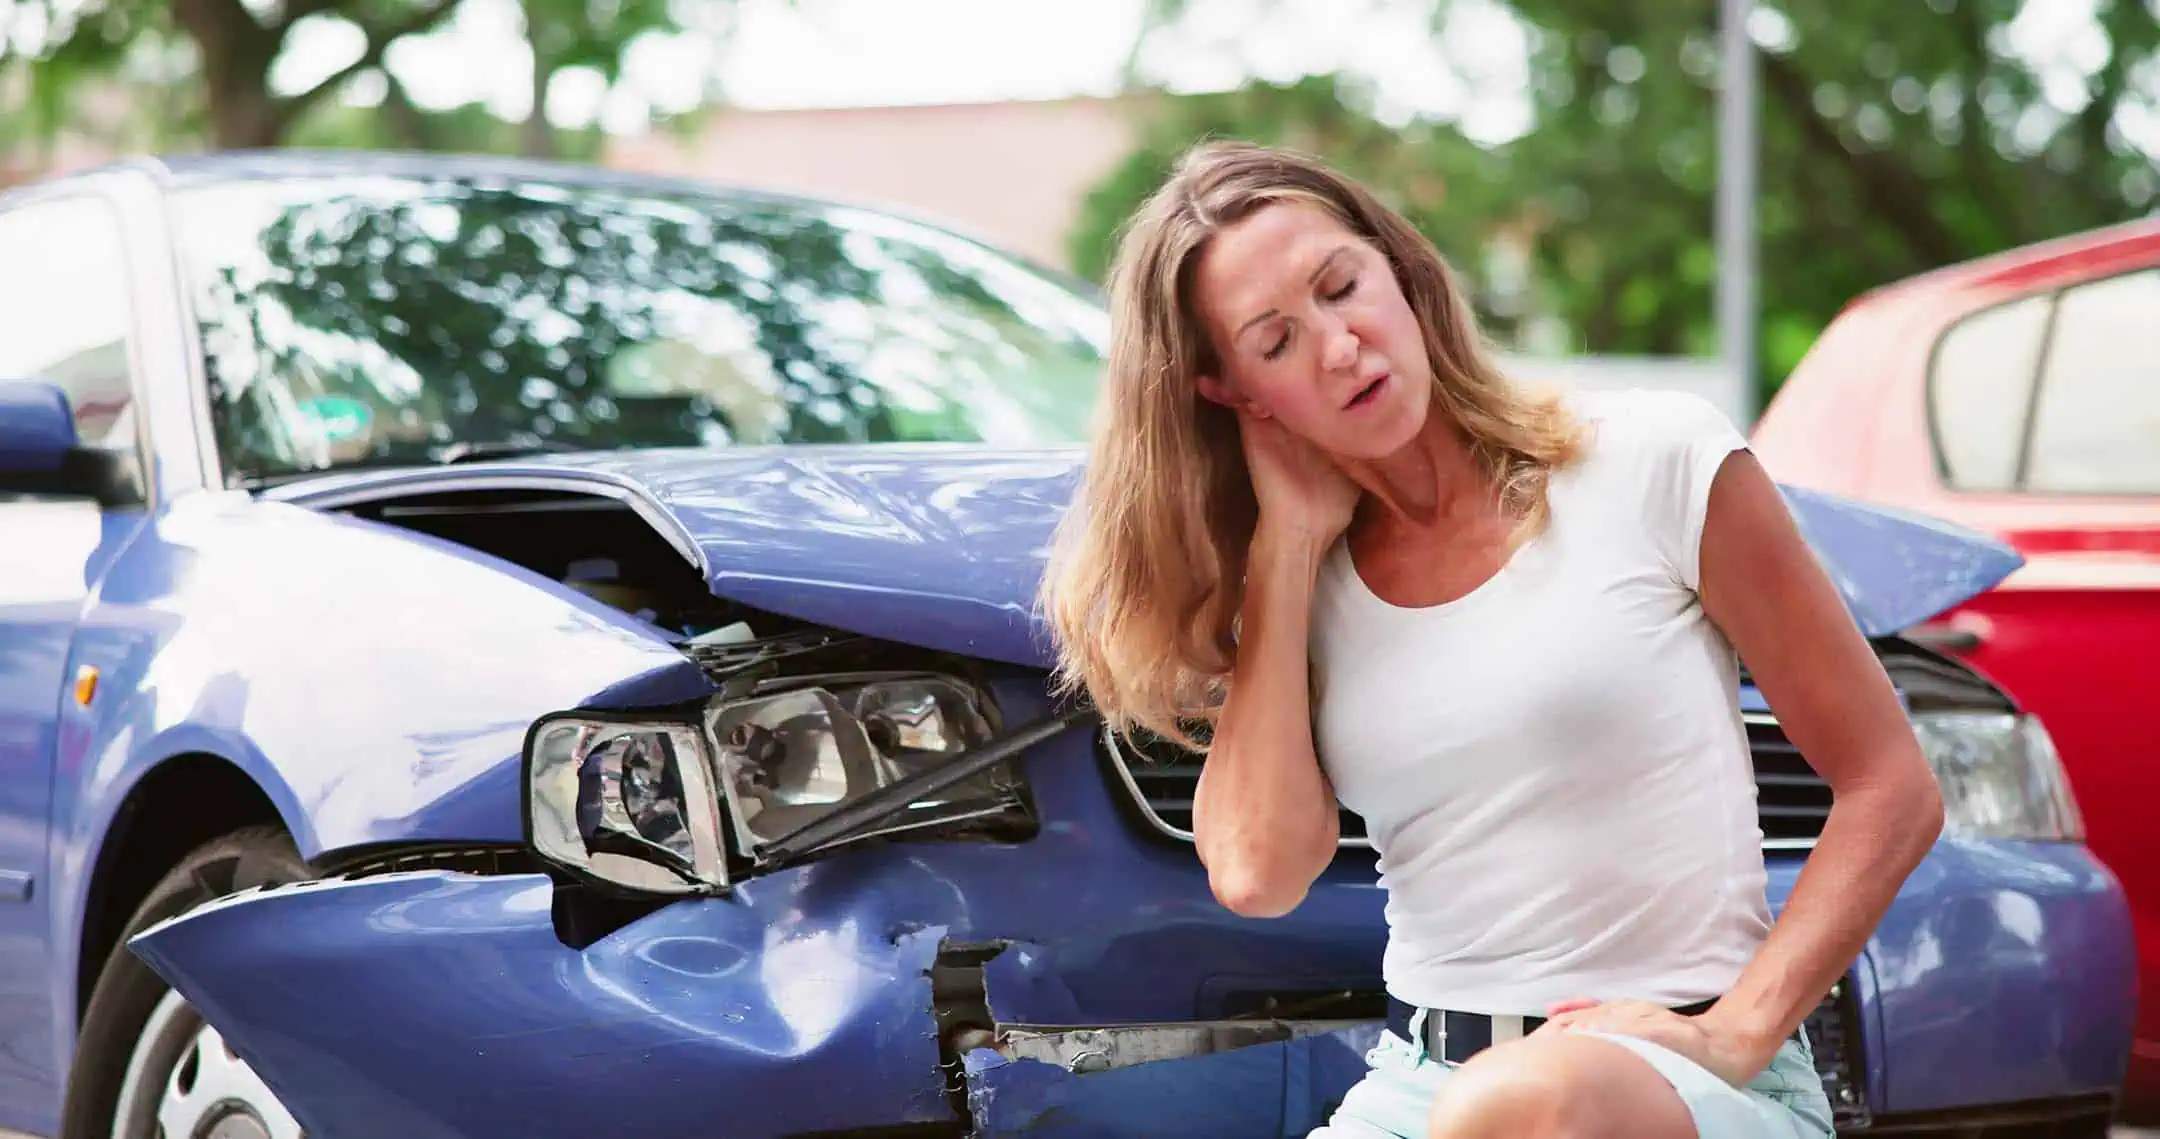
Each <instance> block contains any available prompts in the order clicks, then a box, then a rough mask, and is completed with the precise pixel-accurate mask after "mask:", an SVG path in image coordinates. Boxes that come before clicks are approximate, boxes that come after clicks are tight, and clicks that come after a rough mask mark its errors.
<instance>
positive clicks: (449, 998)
mask: <svg viewBox="0 0 2160 1139" xmlns="http://www.w3.org/2000/svg"><path fill="white" fill-rule="evenodd" d="M552 894H553V887H552V885H551V883H550V882H549V880H548V879H547V878H546V877H545V876H542V875H518V876H512V877H499V878H480V877H468V876H461V875H453V874H445V873H441V872H420V873H412V874H398V875H389V876H385V877H381V878H368V879H361V880H358V881H330V882H320V883H308V884H303V885H298V886H292V887H286V888H282V889H279V890H276V891H272V892H266V893H254V894H242V895H237V896H235V897H233V898H229V899H225V900H223V901H220V902H218V903H215V904H212V905H211V906H209V907H206V908H204V909H202V910H198V911H195V912H194V913H192V914H189V915H187V916H185V917H182V918H178V919H175V920H174V921H172V922H169V923H167V924H165V925H162V926H159V927H157V928H156V929H154V930H152V931H150V932H148V933H146V934H144V935H143V936H142V937H141V938H139V939H137V940H136V941H134V942H132V943H131V944H132V946H133V948H134V950H135V951H136V952H137V953H139V954H140V955H141V956H142V957H143V959H144V960H145V961H147V962H148V963H149V964H150V965H151V967H152V968H154V969H156V970H157V971H158V972H159V973H160V974H161V975H162V976H164V977H165V978H166V979H167V980H168V981H169V982H170V983H171V984H172V985H173V986H174V987H175V988H177V989H178V990H180V992H181V993H183V994H184V995H186V996H187V998H188V999H189V1001H190V1002H192V1003H193V1004H194V1005H195V1006H196V1007H197V1009H199V1010H200V1011H201V1012H202V1013H203V1015H204V1017H205V1018H206V1019H208V1020H209V1021H210V1022H211V1023H213V1024H217V1025H220V1026H226V1025H230V1026H232V1030H231V1031H229V1032H227V1033H226V1040H227V1041H228V1042H229V1043H231V1044H232V1045H233V1047H234V1049H235V1051H237V1052H239V1053H240V1055H241V1056H242V1057H243V1058H244V1059H246V1060H247V1061H248V1063H249V1064H250V1065H252V1066H253V1067H254V1068H255V1070H256V1072H257V1073H258V1074H260V1075H261V1076H262V1077H263V1078H264V1080H265V1081H266V1082H268V1083H269V1085H270V1087H271V1089H272V1090H273V1091H275V1092H276V1093H277V1094H278V1096H279V1098H281V1099H282V1100H284V1101H285V1102H286V1104H287V1105H288V1106H289V1107H290V1108H291V1109H292V1112H293V1115H294V1117H295V1118H297V1119H298V1120H299V1121H300V1123H301V1125H302V1126H303V1127H305V1128H306V1130H307V1132H308V1133H309V1134H311V1135H335V1136H337V1137H338V1139H393V1137H395V1139H495V1137H499V1136H505V1135H516V1136H520V1137H523V1139H539V1137H542V1136H579V1137H587V1136H594V1135H636V1136H638V1137H639V1139H673V1137H677V1136H680V1137H683V1139H690V1137H693V1136H695V1137H699V1139H710V1137H711V1136H714V1135H729V1136H753V1135H757V1136H765V1135H770V1136H787V1135H817V1134H822V1133H827V1132H845V1131H853V1130H857V1129H871V1132H870V1133H872V1134H875V1133H876V1132H875V1130H874V1129H877V1128H881V1127H892V1126H893V1125H896V1124H910V1123H913V1124H925V1123H931V1124H934V1123H954V1122H956V1121H957V1117H956V1116H955V1114H954V1112H953V1109H952V1106H951V1103H950V1100H949V1098H948V1096H947V1095H946V1093H945V1088H944V1083H943V1080H942V1077H941V1074H940V1070H939V1063H940V1055H939V1044H938V1039H937V1032H936V1025H935V1023H934V1022H933V1021H932V1019H931V1017H930V1016H929V1009H930V980H929V971H930V967H931V964H932V962H933V960H934V958H935V957H936V955H937V950H938V941H939V935H938V931H936V930H934V929H926V930H917V931H911V932H898V933H895V931H893V930H889V929H880V928H872V927H870V926H868V925H865V924H861V923H857V922H853V921H847V920H839V921H833V922H820V921H818V920H816V919H815V918H814V917H812V916H810V915H807V914H802V913H800V911H798V913H797V915H796V920H793V921H787V920H782V921H779V922H775V920H774V915H772V914H771V913H770V912H768V911H767V909H766V908H765V907H755V906H743V905H735V904H731V903H728V902H721V901H714V902H704V903H687V904H681V905H676V906H671V907H668V908H665V909H662V910H659V911H657V912H655V913H652V914H650V915H648V916H647V917H645V918H643V919H641V920H640V921H638V922H637V923H636V926H635V929H636V931H637V936H635V937H628V938H603V939H601V940H600V941H598V942H596V943H595V944H593V945H591V946H589V947H587V948H585V949H583V950H579V949H574V948H571V947H570V946H567V945H565V944H563V942H562V940H561V939H560V938H559V937H558V935H557V933H556V931H555V927H554V920H553V916H552V914H551V908H552V906H551V896H552ZM235 979H240V980H242V981H243V982H244V983H234V981H235ZM895 1133H896V1134H900V1133H904V1132H895Z"/></svg>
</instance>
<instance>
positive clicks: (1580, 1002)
mask: <svg viewBox="0 0 2160 1139" xmlns="http://www.w3.org/2000/svg"><path fill="white" fill-rule="evenodd" d="M1602 1003H1603V1002H1601V1001H1599V1000H1598V999H1597V998H1596V997H1569V998H1568V999H1566V1000H1564V1001H1554V1002H1553V1003H1551V1004H1549V1005H1547V1006H1545V1015H1546V1016H1548V1017H1554V1016H1559V1015H1560V1014H1562V1013H1569V1012H1576V1011H1578V1010H1580V1009H1586V1008H1596V1007H1597V1006H1598V1005H1599V1004H1602Z"/></svg>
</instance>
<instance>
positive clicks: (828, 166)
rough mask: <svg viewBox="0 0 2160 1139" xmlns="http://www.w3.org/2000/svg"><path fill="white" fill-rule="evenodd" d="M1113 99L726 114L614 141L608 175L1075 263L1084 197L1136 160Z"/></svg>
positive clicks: (1126, 120) (1122, 110) (1128, 128)
mask: <svg viewBox="0 0 2160 1139" xmlns="http://www.w3.org/2000/svg"><path fill="white" fill-rule="evenodd" d="M1129 110H1130V108H1129V107H1128V106H1127V105H1126V104H1124V103H1123V102H1121V101H1119V100H1114V99H1057V100H1044V101H1031V102H996V103H969V104H946V105H936V106H888V107H845V108H833V109H816V110H772V111H765V110H721V111H716V112H714V113H712V114H711V115H709V116H707V117H706V121H705V123H704V124H703V125H702V127H701V128H700V129H699V130H698V131H697V132H696V133H694V134H692V135H691V136H689V137H687V138H683V137H677V136H673V135H669V134H665V133H653V134H648V135H643V136H639V137H636V138H623V139H619V140H617V141H616V142H614V143H613V144H611V145H610V146H609V148H608V150H607V152H606V155H605V157H604V159H603V161H604V163H605V164H606V165H608V166H612V167H616V168H619V169H626V170H642V171H650V172H665V173H671V174H680V175H686V176H689V177H694V178H700V179H705V180H708V181H715V182H725V183H729V184H733V185H741V186H752V187H757V188H760V189H772V190H783V191H790V192H797V193H805V194H814V195H817V196H820V197H831V198H841V199H845V200H850V201H856V202H861V203H864V204H866V205H881V206H886V207H890V208H895V209H898V210H901V211H904V212H907V213H911V214H915V215H918V216H922V217H925V218H927V219H931V220H937V221H942V222H946V223H948V224H951V225H952V226H953V227H954V228H957V229H961V230H965V231H967V232H970V233H973V234H976V235H978V236H981V237H983V238H985V239H987V240H990V241H992V242H995V243H997V244H999V245H1003V246H1005V247H1006V248H1009V249H1012V250H1016V251H1018V252H1020V253H1022V254H1024V255H1026V256H1028V257H1031V258H1033V259H1035V260H1037V261H1041V262H1043V263H1045V264H1049V265H1056V266H1059V267H1061V268H1062V267H1065V266H1067V265H1068V263H1069V262H1068V258H1067V257H1066V253H1065V242H1066V235H1067V234H1068V233H1069V232H1070V231H1071V229H1072V226H1073V222H1074V219H1075V216H1076V214H1077V212H1078V210H1079V207H1080V203H1081V201H1082V199H1083V198H1084V197H1085V196H1086V194H1087V191H1088V190H1089V189H1090V188H1091V187H1093V186H1094V185H1095V184H1096V183H1097V182H1099V181H1100V180H1101V179H1102V178H1103V177H1104V176H1105V175H1106V174H1108V173H1109V172H1110V170H1111V168H1112V167H1114V166H1115V165H1116V164H1117V163H1118V162H1119V161H1120V160H1121V159H1123V158H1124V157H1125V156H1126V155H1127V154H1128V153H1130V152H1131V151H1132V149H1133V147H1134V145H1135V144H1136V143H1135V131H1134V127H1133V124H1132V121H1131V119H1130V117H1129V116H1128V114H1127V112H1128V111H1129Z"/></svg>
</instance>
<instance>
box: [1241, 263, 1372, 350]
mask: <svg viewBox="0 0 2160 1139" xmlns="http://www.w3.org/2000/svg"><path fill="white" fill-rule="evenodd" d="M1348 252H1350V247H1349V246H1348V245H1338V246H1336V247H1335V248H1334V249H1332V250H1330V251H1329V252H1328V255H1327V256H1325V257H1322V258H1321V259H1320V265H1319V267H1318V268H1316V269H1314V270H1313V271H1312V276H1310V277H1307V278H1305V283H1306V284H1308V285H1310V284H1312V283H1313V282H1315V281H1317V280H1319V279H1320V275H1321V274H1323V273H1325V272H1327V271H1328V266H1330V265H1333V264H1334V263H1335V259H1336V258H1338V257H1341V256H1342V255H1343V254H1345V253H1348ZM1281 315H1282V314H1281V313H1279V312H1277V311H1276V310H1274V309H1269V310H1267V311H1266V312H1263V313H1261V314H1260V315H1259V316H1256V317H1254V318H1252V319H1251V320H1248V321H1246V322H1245V323H1244V324H1242V325H1240V326H1239V327H1238V330H1237V332H1236V333H1235V334H1234V335H1232V336H1231V339H1232V340H1235V339H1237V338H1238V337H1240V336H1243V335H1245V334H1246V333H1247V332H1248V331H1250V330H1251V329H1252V326H1253V325H1256V324H1258V323H1260V322H1261V321H1263V320H1267V319H1269V318H1271V317H1277V316H1281Z"/></svg>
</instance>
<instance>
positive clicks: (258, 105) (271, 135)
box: [210, 83, 285, 150]
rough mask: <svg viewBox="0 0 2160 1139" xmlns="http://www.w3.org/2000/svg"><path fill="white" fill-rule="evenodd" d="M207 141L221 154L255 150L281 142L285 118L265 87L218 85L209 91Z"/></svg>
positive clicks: (261, 85) (275, 100) (237, 84)
mask: <svg viewBox="0 0 2160 1139" xmlns="http://www.w3.org/2000/svg"><path fill="white" fill-rule="evenodd" d="M210 137H211V141H212V142H213V143H214V144H215V145H216V146H217V147H218V149H220V150H235V149H247V150H254V149H260V148H264V147H273V146H276V145H278V143H280V142H282V141H284V137H285V116H284V113H283V110H282V108H280V107H279V105H278V101H277V99H276V98H275V97H274V96H272V95H271V94H270V87H269V84H268V83H258V84H254V85H252V86H250V85H246V84H240V83H220V84H217V85H216V86H214V87H213V88H212V89H211V91H210Z"/></svg>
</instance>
